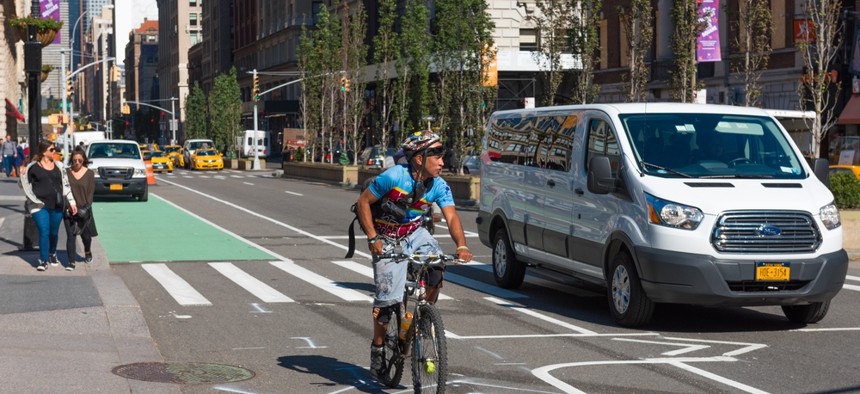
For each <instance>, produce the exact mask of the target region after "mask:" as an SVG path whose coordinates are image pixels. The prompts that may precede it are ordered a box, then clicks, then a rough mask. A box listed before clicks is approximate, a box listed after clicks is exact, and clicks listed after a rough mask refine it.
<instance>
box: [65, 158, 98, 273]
mask: <svg viewBox="0 0 860 394" xmlns="http://www.w3.org/2000/svg"><path fill="white" fill-rule="evenodd" d="M69 163H71V166H70V167H69V168H68V169H67V171H68V178H69V186H71V188H72V195H74V196H75V202H77V205H78V213H77V214H76V215H73V214H71V213H70V212H69V211H66V215H65V218H64V220H63V223H64V224H65V227H66V253H68V255H69V265H67V266H66V269H67V270H69V271H73V270H74V269H75V260H76V257H77V251H76V247H77V242H76V241H77V236H78V235H80V236H81V241H82V242H83V244H84V261H86V262H87V263H92V262H93V253H92V251H91V250H90V246H91V245H92V243H93V237H95V236H97V235H98V232H97V231H96V222H95V219H94V218H93V210H92V204H93V194H94V193H95V190H96V177H95V174H94V173H93V171H92V170H90V169H89V168H87V165H89V164H90V162H89V160H87V154H86V153H85V152H84V149H83V148H82V147H80V146H78V147H76V148H75V150H73V151H72V160H71V161H70V162H69Z"/></svg>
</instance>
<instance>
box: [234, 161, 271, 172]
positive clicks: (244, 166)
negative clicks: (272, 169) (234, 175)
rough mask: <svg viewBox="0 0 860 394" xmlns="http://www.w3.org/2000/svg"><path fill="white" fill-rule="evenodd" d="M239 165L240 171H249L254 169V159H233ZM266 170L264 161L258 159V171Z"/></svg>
mask: <svg viewBox="0 0 860 394" xmlns="http://www.w3.org/2000/svg"><path fill="white" fill-rule="evenodd" d="M235 160H236V161H237V162H238V163H239V169H240V170H246V171H250V170H253V169H254V159H235ZM265 168H266V159H260V169H261V170H263V169H265Z"/></svg>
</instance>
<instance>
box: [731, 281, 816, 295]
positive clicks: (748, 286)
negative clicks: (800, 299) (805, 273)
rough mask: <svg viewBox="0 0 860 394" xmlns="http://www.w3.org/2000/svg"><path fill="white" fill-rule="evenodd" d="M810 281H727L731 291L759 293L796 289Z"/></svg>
mask: <svg viewBox="0 0 860 394" xmlns="http://www.w3.org/2000/svg"><path fill="white" fill-rule="evenodd" d="M808 283H809V281H808V280H792V281H787V282H756V281H751V280H746V281H739V282H726V284H727V285H728V286H729V290H731V291H741V292H746V293H758V292H767V291H795V290H800V289H802V288H803V286H806V285H807V284H808Z"/></svg>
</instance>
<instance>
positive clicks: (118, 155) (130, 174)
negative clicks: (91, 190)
mask: <svg viewBox="0 0 860 394" xmlns="http://www.w3.org/2000/svg"><path fill="white" fill-rule="evenodd" d="M87 158H89V160H90V165H89V168H90V169H91V170H93V172H95V174H96V177H95V178H96V190H95V194H97V195H99V194H101V195H104V194H126V195H131V196H133V197H137V199H138V200H140V201H146V200H147V199H148V198H149V188H148V186H147V183H146V164H145V163H144V162H143V155H141V154H140V147H139V146H138V145H137V142H134V141H128V140H104V141H94V142H92V143H90V145H89V146H87Z"/></svg>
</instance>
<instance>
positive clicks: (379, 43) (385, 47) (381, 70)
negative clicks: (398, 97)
mask: <svg viewBox="0 0 860 394" xmlns="http://www.w3.org/2000/svg"><path fill="white" fill-rule="evenodd" d="M378 12H379V29H378V30H377V32H376V36H374V37H373V62H374V63H375V64H376V66H377V68H376V91H375V97H376V104H377V105H378V106H379V121H378V126H377V130H378V131H379V137H380V143H381V145H382V148H383V150H384V149H385V148H386V147H387V146H388V145H389V138H390V134H391V113H392V108H393V105H392V101H393V98H394V97H393V92H392V83H391V78H392V75H391V74H392V72H391V71H392V68H393V67H394V64H395V63H396V62H397V59H398V57H399V54H400V51H398V50H397V33H396V32H395V31H394V21H395V19H396V18H397V1H395V0H379V10H378Z"/></svg>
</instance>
